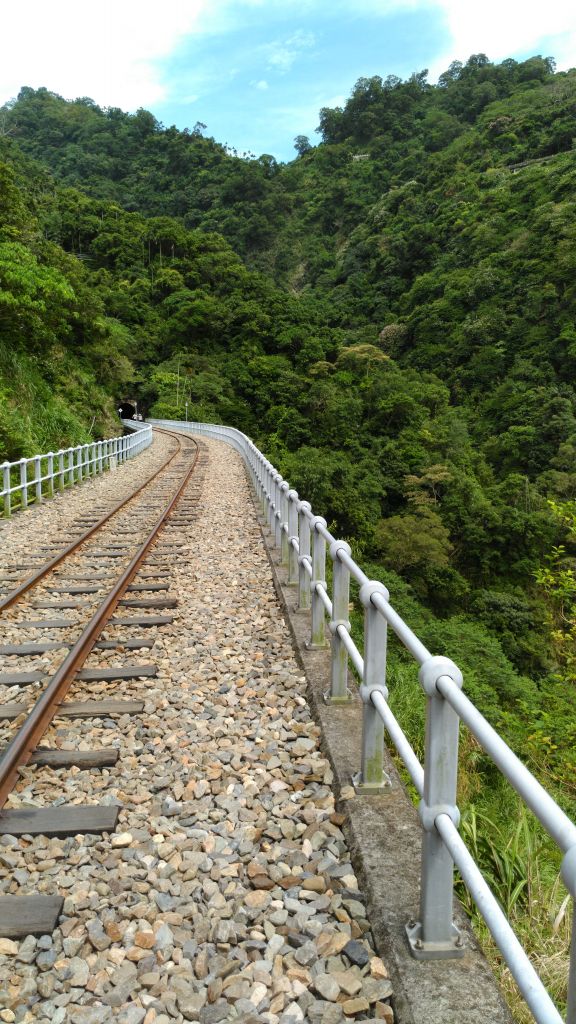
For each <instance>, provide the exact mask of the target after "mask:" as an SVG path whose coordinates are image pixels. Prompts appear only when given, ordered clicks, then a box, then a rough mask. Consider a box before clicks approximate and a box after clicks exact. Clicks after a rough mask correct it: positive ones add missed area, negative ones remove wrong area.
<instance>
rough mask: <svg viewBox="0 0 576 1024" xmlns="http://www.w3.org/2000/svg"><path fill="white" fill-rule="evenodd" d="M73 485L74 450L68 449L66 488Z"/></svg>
mask: <svg viewBox="0 0 576 1024" xmlns="http://www.w3.org/2000/svg"><path fill="white" fill-rule="evenodd" d="M73 484H74V449H73V448H69V449H68V486H69V487H72V486H73Z"/></svg>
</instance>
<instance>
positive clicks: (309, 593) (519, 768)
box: [152, 420, 576, 1024]
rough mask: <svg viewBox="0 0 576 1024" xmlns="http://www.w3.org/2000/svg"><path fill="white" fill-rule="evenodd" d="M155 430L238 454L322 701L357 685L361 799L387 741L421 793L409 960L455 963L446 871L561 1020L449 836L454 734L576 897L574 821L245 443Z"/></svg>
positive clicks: (522, 985)
mask: <svg viewBox="0 0 576 1024" xmlns="http://www.w3.org/2000/svg"><path fill="white" fill-rule="evenodd" d="M152 422H153V423H158V425H159V426H166V427H169V428H176V429H180V430H185V431H189V432H191V433H193V434H199V435H203V436H205V437H210V438H213V439H214V440H218V441H225V442H226V443H227V444H229V445H232V446H233V447H234V448H235V449H236V450H237V451H238V452H239V453H240V454H241V456H242V457H243V459H244V462H245V464H246V467H247V470H248V474H249V477H250V479H251V482H252V485H253V487H254V491H255V494H256V497H257V500H258V502H259V503H260V507H261V510H262V514H263V516H264V519H265V522H266V523H267V525H268V527H269V529H270V533H271V536H272V540H273V543H274V545H275V547H276V549H277V552H278V555H279V558H280V560H281V562H282V563H283V564H284V565H285V566H286V569H287V572H288V583H289V584H292V585H293V586H294V587H295V588H296V587H297V588H298V608H299V609H301V610H309V611H310V641H309V644H308V646H309V648H312V649H313V648H321V647H326V646H327V642H326V625H328V627H329V633H330V641H329V642H330V647H331V681H330V689H329V691H328V692H327V693H326V695H325V699H326V701H327V702H328V703H331V704H338V705H345V704H347V703H348V702H349V701H350V699H351V694H350V691H349V690H348V686H347V682H348V662H349V661H350V662H351V663H352V665H353V666H354V668H355V670H356V672H357V674H358V676H359V678H360V680H361V686H360V698H361V700H362V702H363V737H362V749H361V751H359V757H358V761H359V771H358V774H357V776H356V777H355V779H354V784H355V787H356V790H357V792H358V794H370V793H378V792H381V791H382V788H383V787H384V786H385V784H386V778H385V775H384V764H383V762H384V742H385V735H387V736H388V738H389V739H390V740H391V742H392V743H393V744H394V746H395V748H396V750H397V752H398V754H399V756H400V758H401V759H402V761H403V762H404V765H405V767H406V770H407V772H408V774H409V776H410V778H411V780H412V782H413V784H414V787H415V788H416V790H417V792H418V794H419V795H420V797H421V800H420V805H419V813H420V820H421V822H422V828H423V837H422V861H421V897H420V914H419V920H418V921H416V922H414V921H412V922H407V923H406V937H407V940H408V943H409V945H410V949H411V952H412V954H413V956H414V957H416V958H417V959H421V960H426V959H439V958H446V957H454V956H462V955H463V954H464V952H465V950H464V946H463V940H462V937H461V936H460V934H459V932H458V929H457V928H456V926H455V925H454V924H453V920H452V903H453V875H454V864H456V866H457V867H458V869H459V871H460V874H461V876H462V879H463V880H464V882H465V884H466V886H467V888H468V891H469V892H470V894H471V895H472V897H473V899H474V901H475V903H476V906H477V908H478V910H479V912H480V914H481V915H482V917H483V918H484V920H485V921H486V924H487V925H488V928H489V929H490V932H491V934H492V937H493V939H494V941H495V943H496V945H497V946H498V948H499V949H500V951H501V953H502V955H503V957H504V959H505V961H506V963H507V965H508V967H509V969H510V972H511V974H512V975H513V977H514V978H515V980H516V982H517V984H518V988H519V989H520V991H521V993H522V995H523V997H524V999H525V1000H526V1003H527V1004H528V1006H529V1007H530V1010H531V1012H532V1015H533V1017H534V1019H535V1020H536V1021H537V1022H538V1024H562V1017H561V1015H560V1013H559V1011H558V1009H557V1007H556V1006H555V1005H554V1003H553V1002H552V1000H551V998H550V996H549V994H548V992H547V991H546V989H545V987H544V985H543V984H542V981H541V979H540V978H539V976H538V974H537V973H536V971H535V969H534V967H533V965H532V963H531V961H530V959H529V957H528V955H527V953H526V951H525V950H524V948H523V947H522V945H521V944H520V942H519V940H518V938H517V936H516V934H515V932H514V931H513V929H512V927H511V925H510V922H509V921H508V919H507V917H506V915H505V913H504V911H503V910H502V908H501V906H500V904H499V903H498V902H497V900H496V898H495V896H494V894H493V892H492V891H491V889H490V887H489V885H488V884H487V882H486V880H485V878H484V876H483V875H482V873H481V871H480V868H479V867H478V865H477V864H476V862H475V860H474V858H473V857H472V855H471V853H470V851H469V850H468V848H467V846H466V845H465V843H464V842H463V840H462V838H461V836H460V833H459V831H458V826H459V821H460V813H459V810H458V807H457V806H456V790H457V775H458V732H459V724H460V722H463V723H465V724H466V725H467V726H468V729H469V730H470V732H471V733H472V735H473V736H474V737H475V739H476V740H477V742H478V743H479V745H480V746H481V747H482V749H483V750H484V751H485V752H486V753H487V754H488V755H489V756H490V757H491V758H492V760H493V762H494V764H495V765H496V766H497V767H498V768H499V769H500V771H501V772H502V774H503V775H504V776H505V777H506V778H507V779H508V781H509V783H510V784H511V786H513V788H514V789H515V790H516V792H517V793H518V794H519V796H520V797H521V799H522V800H523V802H524V804H525V805H526V806H527V807H528V808H529V809H530V810H531V811H532V813H533V814H534V815H535V816H536V818H537V819H538V820H539V821H540V822H541V824H542V825H543V826H544V828H545V829H546V831H547V832H548V834H549V835H550V836H551V837H552V839H553V840H554V842H555V843H556V845H557V846H558V848H559V849H560V851H561V852H562V854H563V860H562V869H561V874H562V879H563V881H564V884H565V885H566V888H567V889H568V891H569V892H570V894H571V896H572V898H573V900H574V897H575V896H576V825H574V823H573V822H572V821H571V820H570V819H569V818H568V817H567V815H566V814H565V813H564V811H563V810H562V809H561V807H559V805H558V804H557V803H556V801H555V800H554V799H553V798H552V796H551V795H550V794H549V793H548V792H547V791H546V790H545V789H544V787H543V786H541V785H540V783H539V782H538V780H537V779H536V778H535V777H534V776H533V775H532V773H531V772H530V771H529V769H528V768H527V767H526V765H524V764H523V763H522V762H521V761H520V760H519V759H518V758H517V757H516V755H515V754H514V752H513V751H512V750H511V749H510V747H509V746H508V745H507V744H506V743H505V741H504V740H503V739H502V738H501V736H499V734H498V733H497V732H496V730H495V729H493V728H492V726H491V725H490V724H489V722H487V720H486V719H485V718H484V716H483V715H482V714H481V712H480V711H479V710H478V708H477V707H475V705H474V704H473V703H472V702H471V701H470V700H469V699H468V697H467V696H466V695H465V693H464V692H463V690H462V685H463V679H462V673H461V672H460V670H459V669H458V667H457V666H456V665H455V664H454V662H452V661H450V659H449V658H445V657H442V656H440V657H438V656H433V655H432V654H431V653H430V651H429V650H428V649H427V648H426V646H425V645H424V644H423V643H422V641H421V640H420V639H419V638H418V637H417V636H416V634H415V633H414V632H413V631H412V630H411V629H410V627H409V626H408V625H407V623H405V622H404V621H403V619H402V618H401V617H400V615H399V614H398V612H396V611H395V610H394V608H393V606H392V604H391V602H390V595H389V593H388V590H387V589H386V587H385V586H384V585H383V584H382V583H380V582H378V581H376V580H370V579H369V578H368V577H367V576H366V574H365V573H364V572H363V571H362V569H361V568H360V566H359V565H358V564H357V563H356V562H355V561H354V559H353V558H352V554H351V550H350V547H349V545H348V544H347V543H346V541H343V540H338V539H337V538H335V537H334V536H333V535H332V534H331V533H330V531H329V530H328V528H327V524H326V520H325V519H323V518H322V517H321V516H317V515H314V514H313V513H312V509H311V506H310V503H309V502H307V501H301V500H300V498H299V496H298V493H297V492H296V491H295V490H293V489H291V488H290V485H289V484H288V482H287V481H286V480H283V479H282V477H281V475H280V473H278V471H277V470H276V469H275V468H274V466H272V465H271V463H270V462H268V460H267V459H266V458H265V456H264V455H263V454H262V452H261V451H259V449H258V448H256V446H255V445H254V444H253V443H252V441H251V440H250V438H249V437H247V436H246V435H245V434H243V433H242V432H241V431H240V430H236V429H235V428H233V427H224V426H220V425H218V424H214V423H194V422H191V423H183V422H181V421H173V420H153V421H152ZM327 552H328V553H329V555H330V558H331V560H332V587H331V596H330V594H329V591H328V586H327V583H326V554H327ZM351 577H352V578H353V579H355V580H356V582H357V583H358V584H359V586H360V595H359V596H360V601H361V603H362V605H363V606H364V654H363V655H362V653H361V652H360V651H359V650H358V648H357V646H356V644H355V642H354V640H353V638H352V636H351V627H350V622H349V621H348V609H349V587H350V578H351ZM388 627H390V629H392V630H393V632H394V633H395V634H396V636H397V637H398V639H399V640H400V641H401V643H402V644H403V645H404V647H405V648H406V650H407V651H409V652H410V654H411V655H412V657H413V658H414V660H415V662H416V663H417V665H418V666H419V672H418V679H419V681H420V684H421V687H422V690H423V692H424V696H425V699H426V736H425V744H424V746H425V756H424V764H423V765H422V764H420V761H419V760H418V757H417V755H416V753H415V751H414V749H413V748H412V746H411V745H410V742H409V740H408V738H407V736H406V735H405V733H404V732H403V730H402V728H401V726H400V724H399V722H398V721H397V720H396V718H395V717H394V714H393V712H392V710H391V708H390V705H389V703H388V689H387V686H386V644H387V629H388ZM566 1021H567V1024H576V927H574V925H573V927H572V944H571V959H570V972H569V983H568V1012H567V1017H566Z"/></svg>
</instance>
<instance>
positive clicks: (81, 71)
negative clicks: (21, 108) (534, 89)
mask: <svg viewBox="0 0 576 1024" xmlns="http://www.w3.org/2000/svg"><path fill="white" fill-rule="evenodd" d="M287 7H288V8H289V16H290V21H291V23H292V24H296V25H297V24H298V23H299V20H298V19H299V18H300V17H304V16H306V15H309V14H314V13H315V14H317V15H318V14H322V15H326V13H327V12H326V3H325V0H290V4H289V5H287V4H286V0H163V3H161V4H160V5H159V4H158V3H157V2H156V0H154V2H152V0H100V2H99V3H98V4H89V3H87V2H86V0H50V2H48V0H23V2H21V3H19V4H16V3H8V2H7V0H5V2H4V3H3V4H2V8H3V9H2V28H1V32H0V104H1V103H2V102H4V101H5V100H7V99H9V98H11V97H12V96H14V95H16V93H17V92H18V90H19V88H20V87H21V86H22V85H30V86H33V87H34V88H38V87H39V86H46V87H47V88H49V89H51V90H53V91H55V92H58V93H61V94H62V95H63V96H65V97H67V98H72V97H75V96H91V97H92V98H93V99H94V100H96V102H98V103H100V104H102V105H110V106H120V107H122V108H124V109H127V110H134V109H136V108H137V107H139V106H146V107H152V108H154V107H155V106H157V105H161V104H162V103H165V102H166V101H168V100H171V101H172V102H178V100H179V99H180V98H181V97H182V96H183V95H184V96H185V95H186V94H188V93H191V92H193V93H194V99H196V97H197V95H204V94H205V92H206V90H207V89H211V88H212V87H213V86H214V84H215V83H217V82H220V83H221V81H222V75H223V74H227V75H228V76H230V70H227V71H226V70H225V69H222V67H221V66H220V67H218V68H217V69H215V68H213V67H212V65H211V64H210V61H209V60H208V62H207V64H206V66H204V65H203V64H202V62H199V63H197V64H195V66H194V67H191V68H190V69H186V73H185V74H184V73H183V71H182V69H180V74H179V75H178V76H177V77H176V78H174V76H173V74H172V70H171V67H170V60H169V58H170V57H171V56H172V55H173V54H174V53H175V52H176V51H177V49H178V47H179V45H180V44H181V43H182V42H183V41H184V40H185V38H186V37H194V38H196V39H201V38H205V39H207V38H209V37H210V36H212V37H213V36H216V35H226V34H229V33H233V32H234V31H235V30H237V29H238V28H241V27H242V26H243V25H244V24H245V23H246V21H247V15H248V14H251V16H253V14H254V11H256V12H257V13H258V17H259V18H260V19H261V22H262V24H265V23H266V19H267V17H268V16H270V20H271V21H272V15H273V14H276V15H279V14H282V12H285V11H286V10H287ZM419 10H420V11H427V12H430V11H434V12H437V13H438V15H440V16H441V17H442V19H443V21H444V23H445V26H446V37H447V42H446V46H445V48H444V52H443V53H442V54H441V55H440V56H439V57H438V58H436V55H435V54H432V55H431V57H430V79H431V80H432V81H433V80H434V79H435V78H436V77H437V75H438V74H439V73H440V72H441V71H444V70H445V69H446V68H447V67H448V65H449V64H450V62H451V61H452V60H455V59H460V60H466V58H467V57H468V56H469V55H470V54H471V53H478V52H484V53H486V54H488V56H489V57H490V58H491V59H492V60H501V59H502V58H504V57H508V56H513V55H515V54H522V53H524V54H527V53H530V52H539V51H541V50H542V49H544V50H545V51H546V52H545V53H544V55H545V56H548V55H551V56H554V57H555V58H556V59H557V62H558V67H559V68H561V69H563V68H566V67H571V66H573V65H576V4H575V2H574V0H546V3H545V4H543V3H542V0H483V2H482V4H473V3H472V2H471V0H331V4H330V11H329V16H330V19H331V21H332V23H336V24H337V23H338V19H339V18H340V17H341V16H343V15H344V14H348V15H350V14H354V15H355V16H358V17H361V16H362V15H365V14H371V15H373V16H378V17H379V18H381V19H382V25H383V29H384V27H385V22H386V18H387V17H388V16H389V15H391V14H394V13H398V12H399V11H412V12H417V11H419ZM302 23H303V22H300V24H302ZM275 25H276V31H278V20H277V19H276V22H275ZM319 31H320V32H321V30H319ZM321 43H322V39H321V38H320V44H321ZM316 45H317V41H316V39H315V37H314V35H313V33H309V32H305V31H302V30H300V31H293V32H292V33H291V34H290V32H288V33H286V35H285V36H282V35H280V36H277V37H276V38H273V40H272V41H271V42H270V43H269V44H267V45H266V46H260V47H257V48H256V49H255V50H254V51H253V52H252V53H251V54H250V61H251V69H252V74H254V72H255V68H261V70H260V72H259V73H260V74H262V78H261V79H260V80H258V79H255V84H254V88H256V89H259V90H261V91H265V90H266V86H267V85H268V82H267V78H269V75H267V74H266V69H267V71H268V72H269V73H270V74H275V75H287V74H288V73H289V72H290V71H291V70H293V69H294V66H295V65H296V64H297V62H298V61H299V60H301V59H302V58H303V57H304V56H305V55H306V56H308V57H312V56H313V54H314V50H315V47H316ZM242 66H243V65H242ZM256 74H258V72H256ZM188 79H189V80H188ZM336 87H338V86H336ZM178 93H180V96H179V95H178ZM188 102H193V100H192V98H190V99H189V100H188Z"/></svg>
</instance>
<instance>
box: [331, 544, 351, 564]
mask: <svg viewBox="0 0 576 1024" xmlns="http://www.w3.org/2000/svg"><path fill="white" fill-rule="evenodd" d="M329 551H330V558H331V559H332V561H333V562H335V561H336V559H339V552H340V551H343V552H344V553H345V554H346V555H351V554H352V548H351V547H350V545H349V544H348V543H347V542H346V541H345V540H333V541H332V543H331V545H330V548H329Z"/></svg>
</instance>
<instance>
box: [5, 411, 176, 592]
mask: <svg viewBox="0 0 576 1024" xmlns="http://www.w3.org/2000/svg"><path fill="white" fill-rule="evenodd" d="M155 429H156V430H159V431H161V433H164V434H169V435H170V436H171V437H176V438H177V440H178V441H180V439H181V437H182V435H180V436H179V435H178V434H177V433H176V432H171V431H169V430H163V428H162V427H156V428H155ZM181 451H182V444H180V448H177V449H176V451H175V452H173V454H172V455H171V456H170V457H169V458H168V459H166V460H165V462H163V463H162V465H161V466H160V469H157V470H156V471H155V472H154V473H152V475H151V476H149V477H148V479H147V480H145V481H144V483H143V484H142V485H141V486H140V487H137V488H136V490H135V491H132V493H131V494H130V495H129V497H127V498H124V499H123V500H122V501H120V502H119V503H118V504H117V505H115V506H114V508H113V509H112V510H111V511H110V512H107V513H106V515H105V516H103V517H102V519H99V520H98V522H97V523H94V525H93V526H91V527H90V528H89V529H88V530H86V532H85V533H83V534H82V536H81V537H79V538H78V539H77V540H75V541H72V543H71V544H68V546H67V547H65V548H63V549H62V551H59V552H58V554H57V555H54V558H51V559H50V561H49V562H45V563H44V565H43V566H41V568H40V569H38V570H37V571H36V572H34V573H32V575H31V576H28V578H27V579H25V580H23V581H22V583H19V584H18V586H17V587H15V588H14V590H11V591H10V593H9V594H6V595H5V596H4V597H2V598H0V612H3V611H5V610H6V609H7V608H10V607H11V606H12V605H13V604H15V603H16V601H18V600H19V598H21V597H22V596H23V594H26V593H27V592H28V591H29V590H31V589H32V587H35V586H36V584H37V583H39V582H40V580H42V579H44V577H45V576H47V575H48V573H50V572H51V571H52V569H55V568H56V566H57V565H60V562H63V561H64V559H65V558H68V556H69V555H72V554H74V552H75V551H77V550H78V548H79V547H81V545H82V544H84V543H85V542H86V541H87V540H89V539H90V537H92V536H93V535H94V534H95V533H97V532H98V530H101V529H102V527H103V526H105V525H106V523H107V522H108V521H109V520H110V519H111V518H112V516H115V515H116V513H117V512H119V511H120V510H121V509H122V508H124V506H125V505H128V504H129V502H131V501H132V499H133V498H135V497H137V495H138V494H140V492H141V491H143V490H144V488H145V487H148V484H151V483H152V481H153V480H155V479H156V477H157V476H159V474H160V473H162V472H163V471H164V470H165V469H166V467H167V466H169V465H170V463H171V462H172V461H173V459H175V458H176V456H177V455H179V454H180V452H181Z"/></svg>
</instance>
